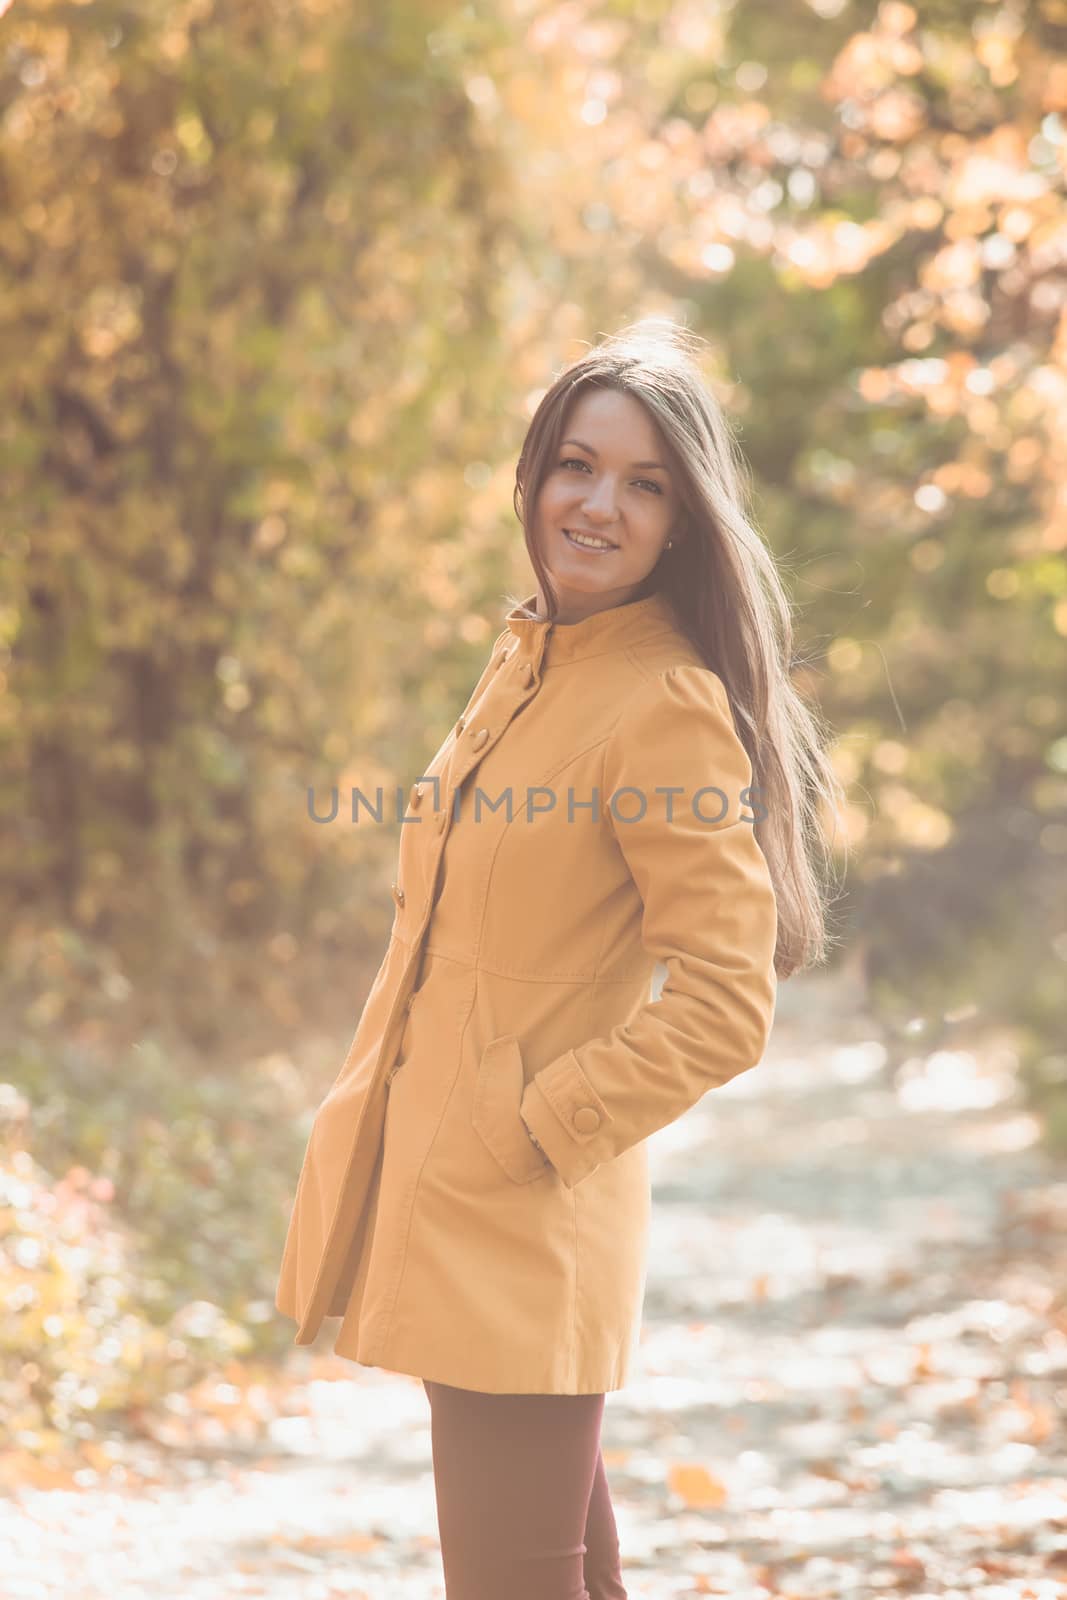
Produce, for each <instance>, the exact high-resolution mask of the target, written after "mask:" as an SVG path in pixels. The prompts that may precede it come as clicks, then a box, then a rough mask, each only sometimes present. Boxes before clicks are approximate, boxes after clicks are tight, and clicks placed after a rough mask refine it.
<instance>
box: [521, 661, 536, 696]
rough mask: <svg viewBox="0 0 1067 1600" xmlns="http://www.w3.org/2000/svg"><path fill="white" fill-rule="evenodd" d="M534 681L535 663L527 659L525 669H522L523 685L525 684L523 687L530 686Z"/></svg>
mask: <svg viewBox="0 0 1067 1600" xmlns="http://www.w3.org/2000/svg"><path fill="white" fill-rule="evenodd" d="M533 681H534V669H533V664H532V663H531V662H529V661H527V662H526V663H525V664H524V666H523V669H522V686H523V688H524V689H528V688H529V687H530V685H531V683H533Z"/></svg>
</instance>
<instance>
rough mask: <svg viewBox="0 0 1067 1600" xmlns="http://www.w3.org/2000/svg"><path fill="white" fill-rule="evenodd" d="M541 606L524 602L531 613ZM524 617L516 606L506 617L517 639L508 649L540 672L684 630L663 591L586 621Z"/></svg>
mask: <svg viewBox="0 0 1067 1600" xmlns="http://www.w3.org/2000/svg"><path fill="white" fill-rule="evenodd" d="M536 603H537V595H536V594H532V595H529V596H528V597H527V598H526V599H525V600H524V601H523V605H524V606H526V607H527V608H528V609H530V610H532V609H533V607H534V606H535V605H536ZM520 612H521V608H520V607H519V606H513V607H512V609H511V610H510V611H508V612H507V613H506V614H505V617H504V621H505V622H506V623H507V625H508V628H509V629H510V631H511V632H512V633H513V634H514V635H515V637H516V638H517V640H518V644H517V645H512V646H510V647H509V648H510V650H512V651H516V652H517V653H518V656H519V658H520V659H521V660H528V661H531V662H532V663H533V665H534V667H535V668H537V669H538V670H540V668H541V667H542V665H543V666H546V667H555V666H559V665H561V664H562V663H563V662H565V661H583V660H584V659H585V658H586V657H587V656H599V655H605V654H607V653H608V652H610V651H614V650H627V649H629V648H630V646H631V645H635V644H641V643H643V642H644V641H645V640H646V639H652V638H655V636H656V635H657V634H660V633H670V632H674V631H677V630H678V626H679V625H678V619H677V617H676V615H675V612H674V608H673V607H672V605H671V603H670V601H669V600H668V599H667V596H666V595H665V594H662V593H660V592H657V593H655V594H649V595H646V596H645V598H644V599H643V600H631V601H629V602H628V604H626V605H621V606H609V607H607V609H606V610H604V611H594V612H593V615H592V616H590V617H584V618H583V619H582V621H581V622H548V621H547V620H546V621H543V622H538V621H536V620H535V619H534V618H533V617H524V616H522V615H521V614H520Z"/></svg>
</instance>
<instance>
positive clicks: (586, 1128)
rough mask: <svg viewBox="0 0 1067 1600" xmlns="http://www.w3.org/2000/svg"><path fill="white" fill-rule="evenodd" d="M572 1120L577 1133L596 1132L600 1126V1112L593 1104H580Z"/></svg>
mask: <svg viewBox="0 0 1067 1600" xmlns="http://www.w3.org/2000/svg"><path fill="white" fill-rule="evenodd" d="M571 1121H572V1122H573V1123H574V1127H575V1131H576V1132H577V1133H595V1132H596V1131H597V1129H598V1128H599V1127H600V1112H599V1111H594V1109H593V1107H592V1106H579V1107H578V1109H577V1111H576V1112H575V1113H574V1116H573V1117H572V1118H571Z"/></svg>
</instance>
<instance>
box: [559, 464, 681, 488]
mask: <svg viewBox="0 0 1067 1600" xmlns="http://www.w3.org/2000/svg"><path fill="white" fill-rule="evenodd" d="M560 467H561V468H563V467H585V468H586V470H588V468H589V463H588V461H583V460H582V459H581V458H580V457H579V456H566V457H565V458H564V460H562V461H561V462H560ZM634 482H635V483H644V484H647V485H648V487H649V488H650V489H652V490H653V491H654V492H655V493H656V494H662V493H663V487H662V485H661V484H658V483H657V482H656V481H655V479H654V478H635V480H634Z"/></svg>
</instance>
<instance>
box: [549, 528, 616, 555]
mask: <svg viewBox="0 0 1067 1600" xmlns="http://www.w3.org/2000/svg"><path fill="white" fill-rule="evenodd" d="M563 532H564V533H577V534H580V535H581V536H582V537H583V538H585V539H605V535H604V534H602V533H593V532H591V531H590V529H588V528H564V529H563ZM606 543H607V544H608V545H609V546H610V548H611V549H612V550H617V549H618V548H619V547H618V545H617V544H616V543H615V541H614V539H606Z"/></svg>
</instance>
